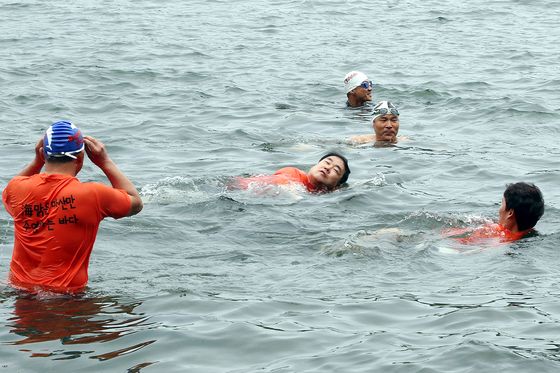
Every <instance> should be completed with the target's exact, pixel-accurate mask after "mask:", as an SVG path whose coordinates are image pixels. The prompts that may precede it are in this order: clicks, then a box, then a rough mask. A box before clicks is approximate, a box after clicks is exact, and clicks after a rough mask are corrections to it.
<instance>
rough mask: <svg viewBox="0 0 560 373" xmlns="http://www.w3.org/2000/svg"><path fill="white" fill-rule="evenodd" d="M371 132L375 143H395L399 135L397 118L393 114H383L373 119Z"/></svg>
mask: <svg viewBox="0 0 560 373" xmlns="http://www.w3.org/2000/svg"><path fill="white" fill-rule="evenodd" d="M373 131H374V132H375V140H376V141H388V142H393V143H394V142H397V134H398V133H399V117H398V116H396V115H395V114H385V115H382V116H380V117H377V118H375V120H374V121H373Z"/></svg>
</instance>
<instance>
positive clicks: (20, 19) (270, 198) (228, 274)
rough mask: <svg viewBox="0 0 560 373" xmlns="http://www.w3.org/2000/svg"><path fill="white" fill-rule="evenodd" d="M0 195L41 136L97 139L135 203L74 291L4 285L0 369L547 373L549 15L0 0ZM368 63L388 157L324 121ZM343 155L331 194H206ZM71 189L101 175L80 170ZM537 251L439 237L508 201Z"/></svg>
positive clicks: (103, 234) (552, 200)
mask: <svg viewBox="0 0 560 373" xmlns="http://www.w3.org/2000/svg"><path fill="white" fill-rule="evenodd" d="M0 15H1V19H2V22H0V86H1V87H2V92H1V93H0V121H1V123H2V124H1V128H2V131H0V146H1V147H2V157H1V158H0V167H1V170H2V172H1V173H0V187H2V188H3V187H4V186H5V185H6V183H7V182H8V181H9V179H10V178H11V177H12V176H13V175H14V174H16V173H17V172H19V170H20V169H21V168H22V167H23V166H24V165H25V164H26V162H28V161H30V160H31V158H32V155H33V146H34V144H35V142H36V141H37V140H38V139H39V138H40V137H41V135H42V133H43V131H44V130H45V129H46V127H47V126H48V125H49V124H50V123H52V122H53V121H55V120H59V119H70V120H72V121H74V122H75V123H76V124H77V125H78V126H80V127H81V128H82V130H83V131H84V133H86V134H89V135H92V136H95V137H98V138H99V139H101V140H102V141H103V142H105V144H106V145H107V147H108V150H109V153H110V155H111V157H112V158H113V159H114V160H115V161H116V163H117V164H118V165H119V166H120V167H121V168H122V169H123V170H124V172H125V173H126V174H127V175H129V176H130V177H131V179H132V180H133V181H134V183H135V184H136V185H137V186H138V187H139V189H140V190H141V194H142V196H143V198H144V201H145V207H144V210H143V211H142V213H141V214H140V215H137V216H135V217H133V218H130V219H123V220H121V221H114V220H107V221H105V222H103V223H102V225H101V228H100V231H99V235H98V239H97V242H96V244H95V248H94V251H93V254H92V259H91V264H90V280H89V287H88V290H87V292H86V293H85V294H84V295H83V296H81V297H75V298H72V297H64V296H57V295H55V294H48V293H40V294H39V295H37V296H31V295H28V294H24V293H18V292H16V291H14V290H13V289H11V288H10V287H9V286H8V285H6V280H5V279H6V278H7V274H8V270H9V261H10V258H11V252H12V246H13V223H12V222H11V219H10V218H9V216H8V214H7V213H6V211H5V210H4V209H1V210H0V225H1V227H2V229H1V234H0V278H1V279H3V280H2V282H1V283H0V345H1V348H0V372H4V371H5V372H33V371H41V372H51V371H52V372H62V371H64V372H73V371H82V372H99V371H107V372H140V371H142V372H144V371H145V372H162V371H165V372H185V371H189V372H253V371H260V372H371V371H379V372H420V371H422V372H472V371H481V372H498V371H515V372H557V371H558V370H560V339H559V337H558V335H560V302H559V301H558V295H559V290H558V285H559V281H560V280H559V278H560V277H559V270H558V268H560V266H559V265H558V263H559V262H560V254H559V252H558V246H559V243H560V235H559V234H558V225H559V222H560V211H559V201H560V191H559V188H558V186H557V185H558V174H559V172H560V162H559V160H558V159H559V155H560V150H559V147H558V138H559V129H558V128H559V123H560V98H559V97H560V96H559V93H558V92H559V91H560V74H559V73H560V69H559V67H558V61H560V49H559V47H558V40H559V39H560V31H558V30H559V29H558V26H557V24H558V19H560V4H559V3H558V2H556V1H513V0H499V1H497V0H496V1H480V0H475V1H471V2H460V1H451V2H438V1H380V2H347V1H340V0H333V1H327V2H325V1H311V0H310V1H288V0H277V1H236V2H231V1H228V2H226V1H178V0H169V1H165V2H159V1H153V0H151V1H150V0H140V1H119V2H111V1H80V2H70V1H58V0H55V1H43V2H37V1H12V2H10V1H5V2H2V3H0ZM355 69H356V70H361V71H364V72H365V73H366V74H368V76H369V77H370V79H372V80H373V82H374V100H382V99H388V100H391V101H392V102H394V103H395V104H396V105H397V106H398V107H399V110H400V112H401V117H400V119H401V130H400V134H401V135H402V136H405V137H406V138H407V140H406V141H401V142H400V143H399V144H398V145H397V146H396V147H390V148H373V147H371V146H353V145H349V144H348V142H347V139H348V138H349V137H351V136H353V135H358V134H366V133H370V132H371V127H370V122H369V111H368V109H367V108H366V109H356V110H352V109H347V108H345V105H344V103H345V97H344V92H343V84H342V79H343V77H344V75H345V74H346V73H347V72H348V71H350V70H355ZM333 149H334V150H338V151H341V152H342V153H344V154H345V155H347V157H348V158H349V161H350V166H351V169H352V174H351V175H350V179H349V185H348V187H347V188H344V189H342V190H339V191H337V192H334V193H331V194H324V195H310V194H306V193H303V192H301V191H297V190H295V191H294V190H284V189H274V188H272V189H268V190H266V191H262V190H261V191H258V190H257V191H255V190H245V191H239V190H228V188H227V187H226V186H227V185H228V182H229V180H231V178H232V177H235V176H238V175H257V174H267V173H272V172H274V171H275V170H277V169H279V168H281V167H284V166H296V167H299V168H302V169H307V168H309V167H310V166H311V165H312V164H314V163H315V162H316V161H317V160H318V159H319V158H320V156H321V155H322V154H324V153H325V152H326V151H328V150H333ZM80 178H81V180H96V181H103V180H104V177H103V175H102V174H101V172H100V171H99V170H98V169H96V168H95V167H94V166H92V165H91V163H87V164H86V165H85V167H84V169H83V170H82V173H81V174H80ZM521 180H524V181H530V182H534V183H535V184H537V185H538V186H539V187H540V188H541V190H542V191H543V194H544V197H545V201H546V212H545V215H544V217H543V218H542V220H541V221H540V222H539V224H538V225H537V228H538V231H539V233H540V234H539V235H537V236H535V237H531V238H527V239H524V240H521V241H518V242H516V243H513V244H510V245H502V246H493V247H489V246H470V247H458V246H457V244H455V243H454V242H450V241H448V240H446V239H444V238H442V236H441V234H440V232H441V230H442V229H444V228H448V227H465V226H477V225H479V224H482V223H484V222H488V221H489V220H491V219H495V218H496V217H497V211H498V207H499V203H500V201H501V195H502V193H503V190H504V187H505V185H506V184H507V183H510V182H515V181H521Z"/></svg>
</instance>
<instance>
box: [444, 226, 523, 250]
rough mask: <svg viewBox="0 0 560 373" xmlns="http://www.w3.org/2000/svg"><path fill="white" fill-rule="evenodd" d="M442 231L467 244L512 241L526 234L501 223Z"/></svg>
mask: <svg viewBox="0 0 560 373" xmlns="http://www.w3.org/2000/svg"><path fill="white" fill-rule="evenodd" d="M442 233H443V235H444V236H446V237H450V238H453V239H454V240H456V241H458V242H460V243H462V244H465V245H473V244H479V243H488V244H491V243H492V242H494V243H496V244H500V243H505V242H512V241H517V240H519V239H520V238H523V236H524V234H525V233H524V232H515V233H514V232H512V231H510V230H509V229H507V228H505V227H503V226H501V225H500V224H485V225H483V226H481V227H478V228H475V229H467V228H449V229H446V230H444V231H443V232H442Z"/></svg>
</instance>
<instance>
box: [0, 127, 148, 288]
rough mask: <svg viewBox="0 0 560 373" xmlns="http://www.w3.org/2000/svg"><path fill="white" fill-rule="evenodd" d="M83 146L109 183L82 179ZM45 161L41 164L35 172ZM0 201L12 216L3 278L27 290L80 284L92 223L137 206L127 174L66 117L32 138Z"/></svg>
mask: <svg viewBox="0 0 560 373" xmlns="http://www.w3.org/2000/svg"><path fill="white" fill-rule="evenodd" d="M84 150H85V153H86V154H87V156H88V157H89V159H90V160H91V161H92V162H93V164H95V165H96V166H97V167H99V168H100V169H101V171H103V172H104V173H105V175H106V176H107V178H108V179H109V182H110V183H111V185H112V187H109V186H107V185H104V184H101V183H82V182H80V181H79V180H78V179H77V178H76V175H77V174H78V173H79V172H80V170H81V169H82V165H83V163H84ZM43 166H44V171H43V172H41V170H42V169H43ZM2 201H3V202H4V206H5V208H6V210H7V211H8V213H9V214H10V215H11V216H12V217H13V219H14V236H15V239H14V249H13V253H12V260H11V263H10V274H9V281H10V283H11V284H12V285H13V286H14V287H16V288H19V289H24V290H28V291H31V292H34V291H36V290H40V289H45V290H49V291H56V292H70V293H72V292H77V291H81V290H83V288H84V287H85V286H86V283H87V280H88V265H89V258H90V254H91V250H92V249H93V244H94V242H95V238H96V235H97V230H98V228H99V223H100V222H101V220H102V219H103V218H105V217H113V218H115V219H118V218H122V217H125V216H130V215H134V214H137V213H139V212H140V210H142V206H143V204H142V200H141V198H140V195H139V194H138V191H137V190H136V188H135V187H134V185H133V184H132V182H130V180H129V179H128V178H127V177H126V176H125V175H124V174H123V173H122V172H121V171H120V170H119V168H118V167H117V165H116V164H115V163H114V162H113V161H112V160H111V158H109V154H108V153H107V151H106V149H105V146H104V145H103V143H102V142H100V141H99V140H97V139H95V138H93V137H90V136H82V132H81V131H80V129H79V128H77V127H76V126H75V125H73V124H72V123H70V122H67V121H60V122H56V123H54V124H52V125H51V126H50V127H49V128H48V129H47V131H46V134H45V136H44V137H43V138H42V139H40V140H39V141H38V142H37V144H36V145H35V158H34V159H33V161H32V162H31V163H30V164H29V165H27V166H26V167H25V168H24V169H23V170H22V171H21V172H20V173H19V174H18V175H17V176H15V177H14V178H13V179H12V180H10V181H9V183H8V185H7V186H6V188H5V189H4V191H3V193H2Z"/></svg>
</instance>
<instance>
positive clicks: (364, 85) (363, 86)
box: [344, 71, 373, 107]
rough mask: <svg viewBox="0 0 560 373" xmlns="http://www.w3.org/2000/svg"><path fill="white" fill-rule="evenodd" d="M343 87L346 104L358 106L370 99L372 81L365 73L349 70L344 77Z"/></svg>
mask: <svg viewBox="0 0 560 373" xmlns="http://www.w3.org/2000/svg"><path fill="white" fill-rule="evenodd" d="M344 88H345V90H346V97H347V98H348V101H346V106H349V107H360V106H363V105H364V104H365V103H366V102H368V101H371V95H372V89H373V87H372V83H371V80H369V79H368V77H367V76H366V74H364V73H362V72H360V71H350V72H349V73H348V74H346V76H345V77H344Z"/></svg>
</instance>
